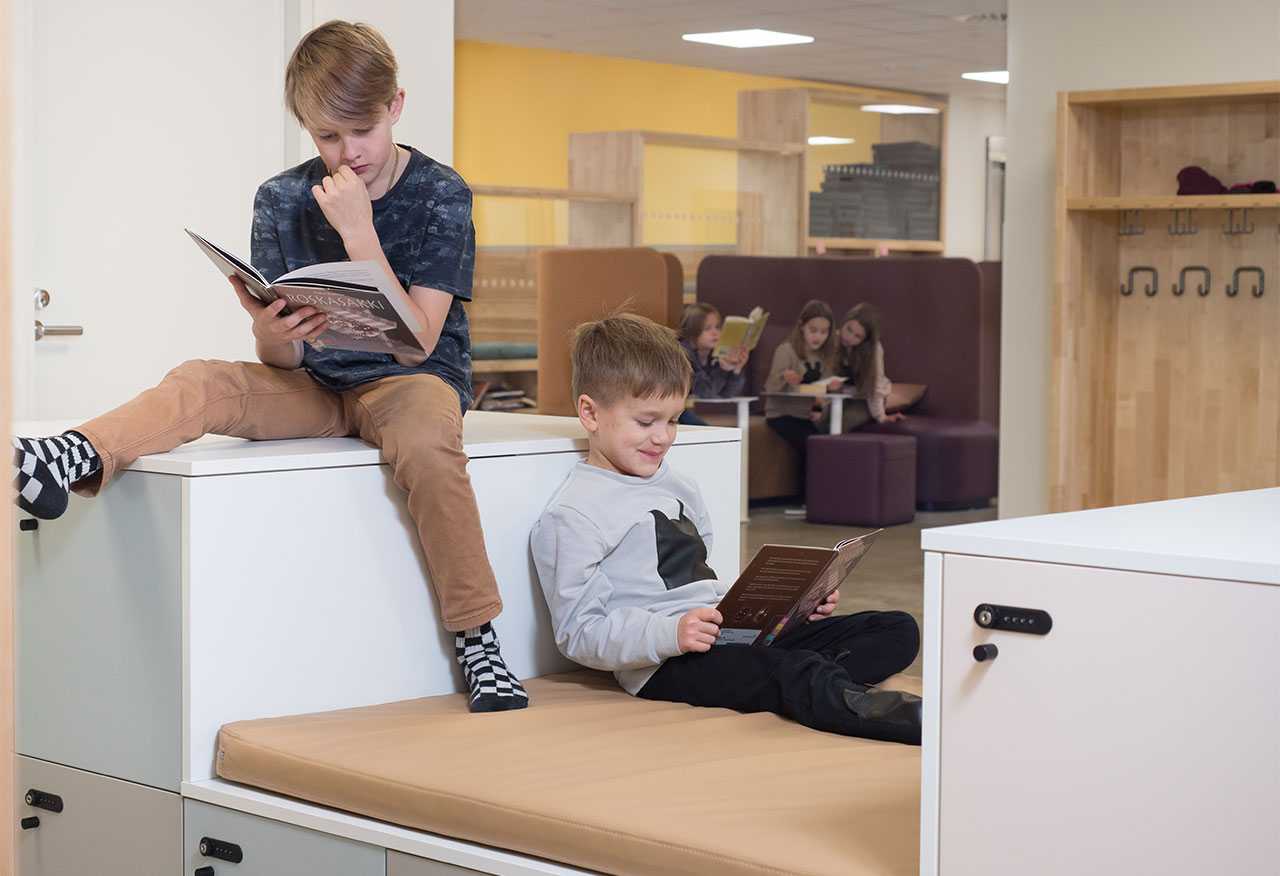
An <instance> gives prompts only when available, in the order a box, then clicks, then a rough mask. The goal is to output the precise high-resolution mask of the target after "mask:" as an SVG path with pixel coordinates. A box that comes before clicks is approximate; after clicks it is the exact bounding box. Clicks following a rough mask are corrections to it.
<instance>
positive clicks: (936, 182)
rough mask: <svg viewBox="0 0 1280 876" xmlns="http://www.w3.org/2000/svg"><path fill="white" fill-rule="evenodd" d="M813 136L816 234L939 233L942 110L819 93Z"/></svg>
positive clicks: (810, 181)
mask: <svg viewBox="0 0 1280 876" xmlns="http://www.w3.org/2000/svg"><path fill="white" fill-rule="evenodd" d="M809 137H810V142H809V145H808V146H807V156H808V178H807V180H806V183H807V187H808V190H809V236H810V237H811V238H845V239H848V238H856V239H859V240H938V238H939V232H940V224H939V223H940V216H941V209H940V207H941V201H940V192H941V181H940V170H941V155H942V152H941V148H940V146H941V142H942V115H941V113H930V114H907V115H895V114H891V113H880V112H867V111H865V110H864V109H863V108H862V107H861V106H859V105H858V104H856V103H852V102H843V101H839V102H838V101H829V100H828V101H824V100H822V99H821V98H815V99H814V100H812V101H810V104H809ZM846 141H851V142H846Z"/></svg>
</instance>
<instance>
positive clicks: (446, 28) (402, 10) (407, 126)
mask: <svg viewBox="0 0 1280 876" xmlns="http://www.w3.org/2000/svg"><path fill="white" fill-rule="evenodd" d="M288 5H289V7H290V15H291V16H296V21H297V26H296V30H295V31H294V36H293V42H294V44H296V43H297V41H298V40H299V39H301V38H302V35H303V34H305V33H306V32H307V31H308V30H310V29H311V28H313V27H315V26H317V25H320V24H324V23H325V22H326V21H329V20H331V19H334V18H341V19H345V20H347V21H361V22H364V23H366V24H371V25H373V26H374V27H376V28H377V29H378V30H379V31H380V32H381V33H382V35H383V36H384V37H386V39H387V42H388V43H389V44H390V45H391V51H393V52H395V55H396V63H397V64H399V65H400V86H401V87H402V88H403V89H404V91H405V108H404V114H403V115H402V116H401V117H400V121H399V123H398V124H397V125H396V128H395V138H396V142H397V143H405V144H408V145H410V146H413V147H414V148H416V149H417V150H418V151H419V152H425V153H426V154H427V155H430V156H431V157H432V158H434V159H436V160H437V161H441V162H443V163H445V164H450V165H451V164H453V0H413V2H410V0H290V2H289V4H288ZM290 51H292V47H290ZM280 76H281V82H283V79H284V71H283V70H281V71H280ZM289 122H290V125H291V127H292V128H293V130H295V131H297V132H298V136H299V139H298V142H299V144H300V145H299V147H298V152H297V161H302V160H303V159H305V158H307V157H309V156H312V155H315V146H314V145H313V144H312V142H311V138H310V137H308V136H307V134H306V132H305V131H302V130H301V129H300V128H298V127H297V125H296V123H294V122H293V120H292V118H291V119H290V120H289ZM295 163H297V162H295Z"/></svg>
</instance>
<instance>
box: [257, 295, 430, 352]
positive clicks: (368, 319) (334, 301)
mask: <svg viewBox="0 0 1280 876" xmlns="http://www.w3.org/2000/svg"><path fill="white" fill-rule="evenodd" d="M271 288H272V290H274V291H275V293H276V294H277V295H279V296H280V297H281V298H283V299H285V300H286V301H288V302H289V306H290V307H291V308H293V309H295V310H297V309H300V308H302V307H308V306H310V307H314V308H315V309H316V310H319V311H321V312H323V313H324V314H325V315H326V316H328V318H329V322H328V327H327V328H326V329H325V331H324V332H323V333H322V334H321V335H320V337H319V338H317V339H316V341H315V342H314V345H315V346H316V347H317V348H319V349H323V348H324V347H333V348H335V349H340V350H357V351H363V352H369V353H390V354H392V355H395V354H397V353H398V354H400V355H405V356H413V355H421V354H422V353H423V352H424V350H423V347H422V343H421V342H420V341H419V340H418V336H417V335H416V334H415V333H414V332H412V331H410V330H409V327H408V326H407V325H405V324H404V323H403V322H402V321H400V320H399V319H397V318H396V316H397V314H396V313H395V311H394V310H392V309H391V305H390V303H389V302H388V301H387V298H386V296H384V295H383V294H382V293H381V292H380V291H378V290H377V289H369V288H367V287H366V288H361V287H356V286H350V287H348V286H346V285H345V284H343V285H338V284H336V283H330V284H321V283H320V282H319V281H313V280H298V281H296V282H293V283H276V284H275V285H274V286H272V287H271Z"/></svg>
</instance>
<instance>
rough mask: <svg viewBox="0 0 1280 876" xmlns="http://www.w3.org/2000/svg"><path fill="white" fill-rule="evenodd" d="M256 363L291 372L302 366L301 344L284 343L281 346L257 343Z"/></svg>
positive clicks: (298, 342) (297, 342) (295, 342)
mask: <svg viewBox="0 0 1280 876" xmlns="http://www.w3.org/2000/svg"><path fill="white" fill-rule="evenodd" d="M257 348H258V349H257V352H258V361H259V362H261V363H262V364H263V365H270V366H272V367H274V368H283V369H284V370H286V371H292V370H294V369H295V368H297V367H298V366H299V365H301V364H302V342H301V341H286V342H285V343H283V344H268V343H264V342H263V341H258V342H257Z"/></svg>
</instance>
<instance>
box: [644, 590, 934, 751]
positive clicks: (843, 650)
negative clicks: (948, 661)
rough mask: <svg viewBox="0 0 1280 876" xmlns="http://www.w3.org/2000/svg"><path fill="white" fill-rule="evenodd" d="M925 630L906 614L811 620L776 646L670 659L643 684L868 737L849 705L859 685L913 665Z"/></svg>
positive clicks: (656, 694) (667, 695) (687, 699)
mask: <svg viewBox="0 0 1280 876" xmlns="http://www.w3.org/2000/svg"><path fill="white" fill-rule="evenodd" d="M919 650H920V628H919V626H917V624H916V621H915V618H913V617H912V616H911V615H909V614H907V613H906V612H905V611H864V612H859V613H858V614H850V615H842V616H837V617H830V618H824V619H823V620H820V621H811V622H809V623H807V624H804V625H802V626H800V627H799V628H798V629H796V630H794V631H792V632H790V633H787V634H786V635H785V636H782V637H780V638H779V639H777V640H776V641H775V642H774V643H773V644H772V645H771V646H769V647H768V648H764V647H757V646H755V645H717V646H715V647H713V648H712V649H711V650H710V651H706V652H703V653H688V654H681V655H680V656H679V657H672V658H671V659H669V660H667V661H666V662H665V663H663V664H662V666H661V667H660V668H659V669H658V671H657V672H656V673H654V676H653V678H651V679H649V681H648V682H647V683H646V684H645V686H644V687H643V688H641V689H640V693H639V696H642V697H644V698H645V699H649V700H666V701H668V702H675V703H689V704H690V705H694V706H713V707H719V708H726V709H734V710H736V711H739V712H773V713H775V714H778V715H782V716H784V717H787V718H791V719H792V720H794V721H797V722H799V723H801V724H804V725H805V726H806V727H812V728H814V729H815V730H826V731H828V732H831V733H843V734H844V735H846V736H861V735H863V732H862V730H863V724H862V722H861V720H860V719H858V718H857V717H856V716H855V715H854V714H853V713H852V712H851V711H849V708H848V706H846V705H845V702H844V697H843V691H844V690H845V689H846V688H848V687H849V686H850V685H851V684H854V683H858V684H878V683H879V682H881V681H884V680H885V679H886V678H888V677H889V676H891V675H893V674H894V673H897V672H901V671H902V670H904V669H906V668H907V667H908V666H910V665H911V662H912V661H913V660H915V659H916V653H917V652H918V651H919Z"/></svg>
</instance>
